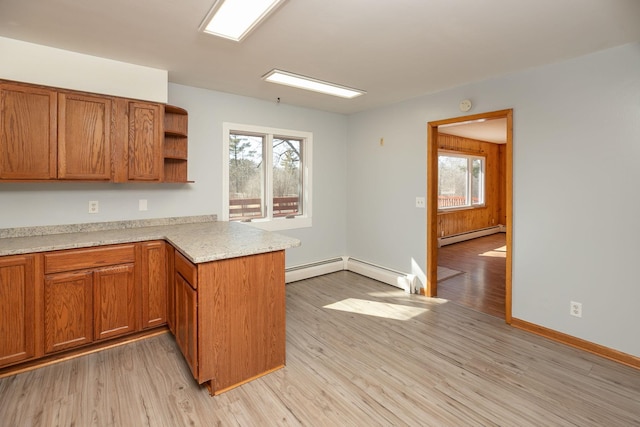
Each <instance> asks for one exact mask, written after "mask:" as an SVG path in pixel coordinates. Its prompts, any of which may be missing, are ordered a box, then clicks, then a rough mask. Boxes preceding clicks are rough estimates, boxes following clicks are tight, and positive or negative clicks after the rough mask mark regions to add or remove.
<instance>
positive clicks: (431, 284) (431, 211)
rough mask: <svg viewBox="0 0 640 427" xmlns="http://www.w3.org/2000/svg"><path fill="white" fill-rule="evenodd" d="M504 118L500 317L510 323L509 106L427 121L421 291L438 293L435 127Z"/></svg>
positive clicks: (430, 294) (510, 142) (436, 145)
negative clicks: (423, 283) (424, 274)
mask: <svg viewBox="0 0 640 427" xmlns="http://www.w3.org/2000/svg"><path fill="white" fill-rule="evenodd" d="M495 119H504V120H505V121H506V142H505V167H504V191H505V206H504V210H505V213H504V218H505V224H504V227H505V232H506V234H505V249H506V265H505V272H504V277H505V280H504V282H505V283H504V319H505V321H506V323H511V277H512V275H511V274H512V265H511V264H512V247H513V238H512V212H513V209H512V208H513V110H511V109H509V110H500V111H494V112H488V113H480V114H475V115H470V116H462V117H455V118H451V119H446V120H439V121H435V122H429V123H428V124H427V285H426V290H425V294H426V295H427V296H430V297H436V296H438V277H437V273H438V250H439V243H438V237H439V236H438V149H439V147H440V143H439V127H446V126H451V125H454V124H465V123H475V122H479V121H488V120H495Z"/></svg>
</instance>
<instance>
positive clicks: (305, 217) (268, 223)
mask: <svg viewBox="0 0 640 427" xmlns="http://www.w3.org/2000/svg"><path fill="white" fill-rule="evenodd" d="M232 132H249V133H257V134H267V135H277V136H287V137H292V138H300V139H303V140H304V149H303V150H302V159H301V160H302V167H303V171H302V173H303V186H304V188H303V191H302V195H303V196H302V197H303V201H302V202H303V207H304V208H303V214H302V215H298V216H295V217H293V218H271V216H272V214H273V206H272V203H267V207H268V208H267V218H260V219H253V220H251V221H250V222H246V223H245V224H249V225H251V226H253V227H256V228H260V229H262V230H268V231H278V230H290V229H295V228H305V227H311V226H312V221H311V218H312V215H311V213H312V206H311V204H312V200H313V197H312V189H313V184H312V177H313V174H312V173H311V172H312V166H313V161H312V153H313V134H312V133H311V132H303V131H297V130H290V129H278V128H270V127H265V126H255V125H245V124H239V123H228V122H224V123H222V215H221V217H222V220H223V221H229V134H231V133H232ZM266 146H267V152H266V153H265V154H264V156H265V157H266V158H271V157H272V153H271V151H272V150H273V147H271V144H266ZM267 169H268V168H267ZM270 177H271V172H270V171H269V172H268V173H267V180H270ZM267 193H268V194H266V195H265V198H266V200H272V199H273V197H272V188H271V183H270V182H267Z"/></svg>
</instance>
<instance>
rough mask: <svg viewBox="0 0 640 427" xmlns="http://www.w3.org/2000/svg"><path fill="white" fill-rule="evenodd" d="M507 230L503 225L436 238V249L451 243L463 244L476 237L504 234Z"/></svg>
mask: <svg viewBox="0 0 640 427" xmlns="http://www.w3.org/2000/svg"><path fill="white" fill-rule="evenodd" d="M506 231H507V228H506V227H505V226H504V225H496V226H494V227H487V228H482V229H480V230H473V231H468V232H466V233H460V234H454V235H451V236H446V237H439V238H438V247H439V248H441V247H442V246H446V245H450V244H452V243H458V242H464V241H465V240H471V239H475V238H476V237H483V236H489V235H491V234H496V233H504V232H506Z"/></svg>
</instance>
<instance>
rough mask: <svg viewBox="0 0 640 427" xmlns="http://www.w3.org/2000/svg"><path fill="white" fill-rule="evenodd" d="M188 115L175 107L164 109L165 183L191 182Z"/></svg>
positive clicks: (170, 106) (166, 106)
mask: <svg viewBox="0 0 640 427" xmlns="http://www.w3.org/2000/svg"><path fill="white" fill-rule="evenodd" d="M187 131H188V113H187V110H185V109H183V108H180V107H176V106H173V105H165V107H164V148H163V157H164V181H165V182H190V181H189V180H188V178H187V161H188V154H189V150H188V138H187Z"/></svg>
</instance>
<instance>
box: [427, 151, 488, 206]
mask: <svg viewBox="0 0 640 427" xmlns="http://www.w3.org/2000/svg"><path fill="white" fill-rule="evenodd" d="M484 174H485V158H484V157H479V156H469V155H465V154H454V153H442V152H441V153H438V209H455V208H469V207H476V206H484Z"/></svg>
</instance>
